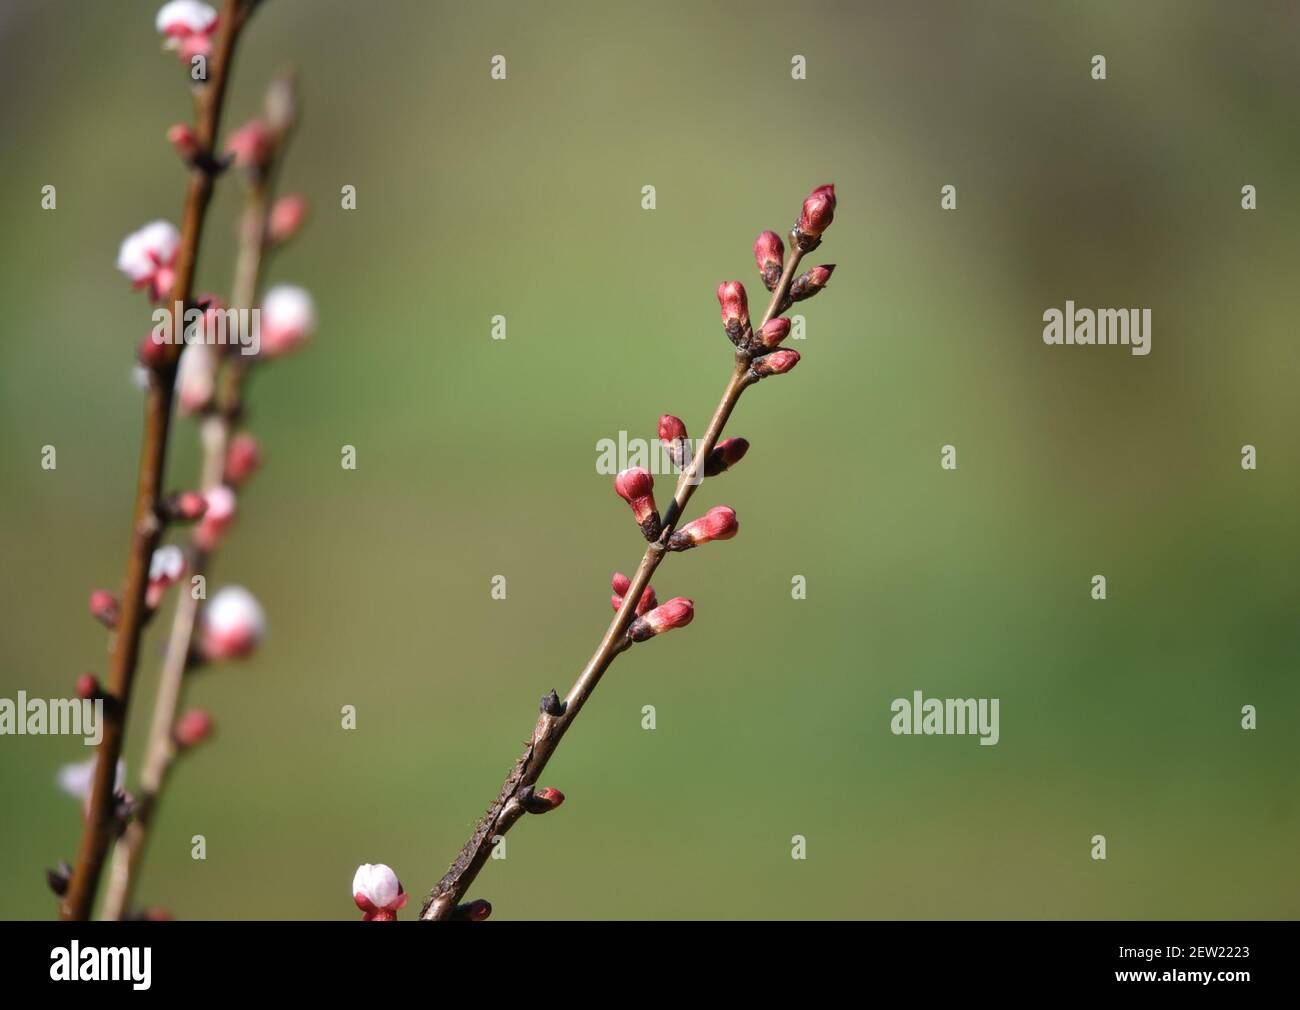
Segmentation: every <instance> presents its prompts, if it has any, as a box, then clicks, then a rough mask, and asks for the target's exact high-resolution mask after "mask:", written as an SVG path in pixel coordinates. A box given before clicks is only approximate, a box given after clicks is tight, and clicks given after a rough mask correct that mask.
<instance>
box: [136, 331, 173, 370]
mask: <svg viewBox="0 0 1300 1010" xmlns="http://www.w3.org/2000/svg"><path fill="white" fill-rule="evenodd" d="M170 349H171V345H170V344H168V343H167V342H166V341H162V340H155V339H154V336H153V331H152V330H150V331H149V332H148V333H146V334H145V335H144V339H143V340H141V341H140V349H139V350H138V351H137V352H136V357H137V358H139V360H140V364H142V365H144V367H145V368H162V366H163V365H165V364H167V355H168V352H169V351H170Z"/></svg>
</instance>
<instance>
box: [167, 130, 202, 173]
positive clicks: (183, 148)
mask: <svg viewBox="0 0 1300 1010" xmlns="http://www.w3.org/2000/svg"><path fill="white" fill-rule="evenodd" d="M167 143H169V144H171V145H172V147H174V148H176V153H177V154H179V155H180V156H181V158H182V159H183V160H184V161H185V162H186V163H187V164H188V163H189V162H191V161H193V160H194V155H195V154H197V153H198V149H199V141H198V137H197V136H195V134H194V130H193V129H192V128H191V127H190V126H189V125H188V124H186V123H177V124H176V125H175V126H171V127H168V129H167Z"/></svg>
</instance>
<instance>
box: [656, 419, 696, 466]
mask: <svg viewBox="0 0 1300 1010" xmlns="http://www.w3.org/2000/svg"><path fill="white" fill-rule="evenodd" d="M659 441H660V442H661V443H663V446H664V450H665V451H666V452H667V453H668V458H669V459H670V460H672V461H673V465H674V466H676V467H678V468H679V469H680V468H682V467H684V466H686V464H687V463H689V462H690V452H691V446H690V440H689V439H688V438H687V435H686V425H685V424H683V423H682V419H681V418H680V417H673V415H672V414H664V415H663V416H662V417H661V418H659Z"/></svg>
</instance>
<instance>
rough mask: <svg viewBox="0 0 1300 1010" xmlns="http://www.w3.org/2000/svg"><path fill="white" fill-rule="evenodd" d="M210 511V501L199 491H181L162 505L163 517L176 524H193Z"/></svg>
mask: <svg viewBox="0 0 1300 1010" xmlns="http://www.w3.org/2000/svg"><path fill="white" fill-rule="evenodd" d="M207 510H208V500H207V499H206V498H205V497H203V495H201V494H199V492H197V491H181V492H180V493H179V494H174V495H172V496H171V497H170V498H168V499H167V500H166V501H165V502H163V504H162V510H161V511H162V513H163V515H164V516H165V517H166V518H168V519H170V520H173V521H176V522H186V523H192V522H194V521H195V520H196V519H202V518H203V513H204V512H206V511H207Z"/></svg>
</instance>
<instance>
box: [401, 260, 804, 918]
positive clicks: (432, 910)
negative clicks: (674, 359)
mask: <svg viewBox="0 0 1300 1010" xmlns="http://www.w3.org/2000/svg"><path fill="white" fill-rule="evenodd" d="M803 255H804V250H803V249H802V248H801V247H800V245H799V243H798V242H797V241H792V243H791V249H790V255H789V257H788V258H787V260H786V262H785V265H784V268H783V270H782V273H781V278H780V280H779V281H778V282H777V285H776V286H775V288H774V289H773V290H772V297H771V299H770V300H769V302H768V305H767V310H766V311H765V312H764V313H763V317H762V319H761V320H760V321H759V322H758V324H757V325H755V326H754V327H753V331H754V332H755V333H757V332H758V331H760V330H761V329H762V328H763V326H764V325H765V324H766V323H767V322H768V321H769V320H771V319H772V318H773V317H774V316H776V315H778V314H779V313H780V312H782V311H784V310H785V308H787V307H788V305H789V304H790V302H789V294H790V284H791V282H792V281H793V279H794V275H795V270H796V269H797V268H798V266H799V261H800V260H801V259H802V258H803ZM752 359H753V355H752V354H751V353H750V352H749V351H746V350H744V349H743V348H742V349H738V350H737V351H736V364H735V368H734V369H733V371H732V373H731V378H730V380H729V381H728V383H727V387H726V389H725V390H724V391H723V394H722V399H721V400H720V401H719V402H718V406H717V409H716V410H714V412H713V417H712V419H711V420H710V421H709V426H708V429H707V430H706V431H705V433H704V437H703V438H702V439H701V440H700V442H699V445H698V447H697V448H696V451H695V456H694V458H693V459H692V460H691V464H690V466H689V467H687V468H686V469H684V470H683V471H682V473H681V475H680V476H679V477H678V479H677V488H676V491H675V493H674V494H673V500H672V503H671V504H670V505H669V506H668V508H667V509H666V510H665V512H664V515H663V529H662V532H661V533H660V535H659V537H658V539H657V540H655V541H654V542H653V543H651V544H650V545H649V546H648V547H647V548H646V551H645V554H644V555H643V556H642V558H641V563H640V564H639V565H638V566H637V569H636V574H635V575H634V576H633V577H632V584H631V586H630V587H629V588H628V589H627V591H626V592H625V593H624V594H623V605H622V606H621V607H620V608H619V610H618V613H617V614H615V615H614V619H613V620H612V621H611V622H610V624H609V627H608V628H607V629H606V630H605V634H604V636H603V637H602V638H601V640H600V645H599V646H598V647H597V648H596V652H595V654H594V655H592V657H591V659H590V660H588V661H587V665H586V666H585V667H583V669H582V672H581V673H579V674H578V679H577V680H576V681H575V682H574V684H573V686H572V687H571V688H570V689H569V693H568V694H567V695H565V698H564V707H563V711H562V712H561V713H560V714H559V715H549V714H547V713H546V712H545V711H543V713H542V714H541V716H540V717H539V718H538V720H537V724H536V725H535V726H534V727H533V733H532V737H531V739H530V740H529V742H528V745H527V747H525V748H524V752H523V754H522V755H520V757H519V760H517V761H516V762H515V765H514V767H513V768H512V769H511V771H510V774H509V775H507V776H506V780H505V783H504V784H503V785H502V787H501V792H500V793H499V795H498V796H497V798H496V800H494V801H493V803H492V805H491V806H490V807H488V809H487V812H486V813H485V814H484V815H483V816H482V818H481V819H480V820H479V822H478V825H477V827H475V829H474V833H473V834H472V835H471V836H470V838H469V841H467V842H466V843H465V845H464V846H463V847H462V848H461V850H460V853H459V855H457V856H456V859H455V860H454V861H453V862H452V864H451V867H450V868H449V869H448V870H447V872H446V874H445V875H444V876H443V878H442V880H440V881H439V882H438V884H437V886H435V887H434V888H433V890H432V891H430V892H429V895H428V897H427V898H426V899H425V901H424V905H423V907H422V908H421V909H420V918H421V919H424V920H445V919H449V918H451V917H452V914H453V913H454V912H455V910H456V906H457V904H458V903H460V901H461V900H462V899H463V898H464V897H465V894H466V892H467V891H468V889H469V886H470V885H471V884H472V883H473V882H474V878H475V877H477V876H478V873H479V870H481V869H482V868H483V865H484V863H486V862H487V860H488V858H489V857H490V856H491V854H492V846H493V845H494V844H495V842H494V839H496V838H498V837H500V836H504V835H505V833H506V832H507V831H509V830H510V828H511V827H512V826H513V825H514V824H515V822H516V821H518V820H519V818H520V816H521V815H523V814H524V813H525V801H526V798H527V795H528V791H529V790H530V789H531V788H532V787H533V786H535V785H536V784H537V780H538V778H539V777H540V776H541V774H542V772H543V771H545V769H546V765H547V763H548V762H549V761H550V759H551V757H552V756H553V755H554V753H555V751H556V748H558V747H559V745H560V741H561V740H562V739H563V738H564V735H565V733H567V732H568V730H569V727H570V726H571V725H572V724H573V721H574V720H575V719H576V718H577V717H578V713H579V712H581V711H582V708H583V706H584V705H585V704H586V703H587V700H588V699H589V698H590V697H591V694H592V692H593V691H595V689H596V685H597V684H599V683H600V678H601V677H602V676H603V675H604V673H605V671H606V670H607V669H608V668H609V666H610V664H611V663H612V662H613V661H614V659H615V658H616V657H617V656H618V655H619V654H620V653H621V652H623V651H624V650H625V649H627V648H628V646H629V645H630V644H631V640H630V639H629V638H628V637H627V631H628V627H629V626H630V625H631V623H632V620H633V619H634V617H635V616H636V606H637V603H638V602H639V601H640V599H641V594H642V593H643V592H644V591H645V588H646V586H648V585H649V584H650V579H651V577H652V576H653V575H654V573H655V569H657V568H658V567H659V564H660V562H662V561H663V559H664V555H665V554H667V553H668V549H667V545H668V540H669V538H670V537H671V536H672V534H673V532H674V530H676V528H677V523H678V521H679V520H680V518H681V516H682V514H683V512H684V511H685V510H686V506H687V504H688V503H689V502H690V500H691V496H692V495H694V494H695V490H696V488H698V487H699V486H700V484H701V483H702V482H703V479H702V476H701V475H702V474H703V473H704V464H705V461H706V460H707V459H708V458H709V453H711V452H712V451H713V448H714V446H715V445H717V443H718V439H719V438H720V437H721V435H722V431H723V429H724V428H725V427H726V424H727V421H728V420H729V419H730V417H731V413H732V411H733V410H734V409H735V407H736V404H737V402H738V401H739V400H740V395H741V394H742V393H743V392H744V391H745V390H746V389H747V388H748V387H749V386H750V385H752V384H753V383H754V382H756V381H757V377H756V376H755V375H753V373H751V372H750V368H749V366H750V362H751V361H752Z"/></svg>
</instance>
